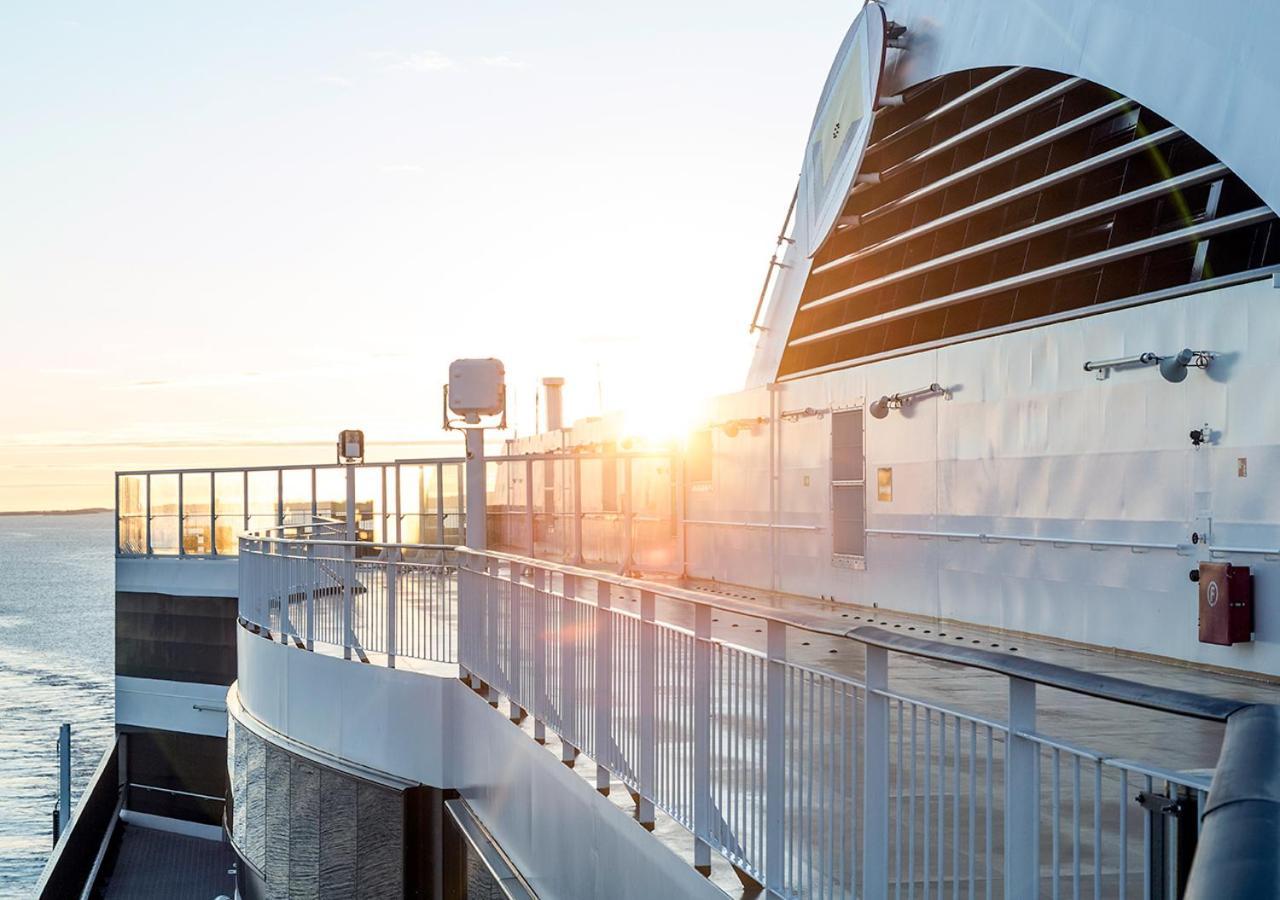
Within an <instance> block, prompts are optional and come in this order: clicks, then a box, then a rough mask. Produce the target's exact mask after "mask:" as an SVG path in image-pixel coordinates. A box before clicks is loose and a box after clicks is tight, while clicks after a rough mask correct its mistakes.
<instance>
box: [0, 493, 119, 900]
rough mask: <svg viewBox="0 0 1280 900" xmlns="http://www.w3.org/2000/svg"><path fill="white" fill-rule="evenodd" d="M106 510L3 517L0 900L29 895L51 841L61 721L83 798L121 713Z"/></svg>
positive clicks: (75, 789)
mask: <svg viewBox="0 0 1280 900" xmlns="http://www.w3.org/2000/svg"><path fill="white" fill-rule="evenodd" d="M111 542H112V524H111V516H110V515H109V514H105V513H104V514H100V515H84V516H0V897H25V896H29V894H30V891H31V887H32V885H34V884H35V882H36V879H37V878H39V876H40V870H41V868H43V866H44V861H45V858H46V857H47V856H48V854H49V850H50V848H51V846H52V836H51V835H52V824H51V810H52V809H53V804H54V801H55V799H56V796H57V770H58V761H57V752H56V746H57V739H58V724H59V723H60V722H70V723H71V734H72V742H71V746H72V757H71V763H72V780H71V796H72V803H73V804H74V803H75V802H76V800H77V799H78V798H79V795H80V791H81V790H82V789H83V787H84V786H85V784H86V783H87V782H88V780H89V777H90V776H91V775H92V774H93V770H94V768H95V767H96V766H97V764H98V760H99V759H100V758H101V756H102V753H103V751H104V750H105V749H106V747H107V745H108V743H109V741H110V738H111V733H112V721H113V720H114V718H115V691H114V687H113V671H114V637H113V632H114V613H113V609H114V605H115V596H114V569H113V562H112V552H111Z"/></svg>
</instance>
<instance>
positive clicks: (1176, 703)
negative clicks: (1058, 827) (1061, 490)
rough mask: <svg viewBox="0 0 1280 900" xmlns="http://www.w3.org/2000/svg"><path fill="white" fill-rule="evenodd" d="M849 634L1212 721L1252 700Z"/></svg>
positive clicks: (872, 630) (870, 629) (901, 638)
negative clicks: (1222, 696)
mask: <svg viewBox="0 0 1280 900" xmlns="http://www.w3.org/2000/svg"><path fill="white" fill-rule="evenodd" d="M845 637H848V638H852V639H853V640H856V641H859V642H861V643H863V644H868V645H870V646H872V647H883V648H884V649H886V650H892V651H894V652H895V653H907V654H909V655H911V656H918V657H922V658H924V659H933V660H937V661H938V662H946V663H953V664H955V665H961V666H968V667H969V668H973V669H983V670H985V671H988V672H997V673H999V674H1001V675H1007V676H1009V677H1011V678H1021V679H1022V680H1023V681H1033V682H1035V683H1036V684H1042V685H1044V686H1045V687H1051V688H1057V689H1059V690H1063V691H1070V692H1071V693H1073V694H1084V695H1086V696H1089V697H1097V698H1098V699H1099V700H1114V701H1116V702H1117V703H1125V704H1127V705H1129V706H1141V707H1144V708H1146V709H1154V710H1156V711H1158V712H1167V713H1175V714H1177V715H1180V716H1190V717H1192V718H1196V719H1205V720H1208V721H1210V722H1225V721H1227V718H1228V717H1229V716H1230V715H1231V714H1232V713H1235V712H1238V711H1239V710H1241V709H1243V708H1244V707H1246V706H1249V705H1250V704H1249V703H1248V702H1246V701H1243V700H1229V699H1225V698H1220V697H1210V696H1206V695H1204V694H1196V693H1192V692H1190V691H1180V690H1176V689H1174V688H1162V687H1156V686H1154V685H1149V684H1144V683H1142V682H1140V681H1131V680H1129V679H1127V678H1117V677H1115V676H1114V675H1100V674H1098V673H1096V672H1085V671H1083V670H1081V669H1073V668H1071V667H1069V666H1060V665H1057V664H1056V663H1047V662H1042V661H1040V660H1036V659H1028V658H1027V657H1025V656H1013V655H1011V654H1007V653H993V652H992V651H990V650H983V649H980V648H977V647H967V646H964V645H962V644H948V643H946V642H944V641H931V640H927V639H925V638H916V637H909V636H907V635H903V634H894V633H893V632H891V631H885V630H883V629H881V628H876V627H875V626H873V625H861V626H858V627H856V628H852V629H850V630H849V631H848V632H846V633H845Z"/></svg>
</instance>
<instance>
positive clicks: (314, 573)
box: [238, 522, 458, 668]
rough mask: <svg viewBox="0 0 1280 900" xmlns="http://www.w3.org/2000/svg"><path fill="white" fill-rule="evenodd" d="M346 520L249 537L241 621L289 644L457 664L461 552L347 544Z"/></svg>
mask: <svg viewBox="0 0 1280 900" xmlns="http://www.w3.org/2000/svg"><path fill="white" fill-rule="evenodd" d="M340 531H345V523H326V522H318V523H313V524H310V525H301V526H282V527H277V528H274V529H268V530H267V531H266V532H264V533H261V534H255V535H245V536H243V537H242V538H241V539H240V559H239V565H238V574H239V578H240V618H241V620H242V621H243V622H244V623H246V624H247V625H249V626H250V627H252V628H253V629H255V630H257V631H258V632H259V633H265V634H267V635H268V636H270V637H273V638H279V640H280V641H281V642H282V643H286V644H287V643H290V642H292V643H294V644H296V645H297V646H299V647H301V648H305V649H307V650H314V649H315V648H316V644H317V643H320V644H327V645H330V646H332V647H335V648H341V649H342V652H343V656H344V657H345V658H347V659H351V658H352V657H353V656H354V657H356V658H359V659H360V660H362V661H364V662H369V661H370V654H376V655H378V656H379V657H381V658H382V659H385V661H386V664H387V665H389V666H391V667H392V668H394V667H395V666H396V659H397V657H407V658H411V659H419V660H427V661H432V662H443V663H453V662H456V661H457V651H456V637H457V631H458V629H457V593H456V585H457V576H456V552H455V551H454V550H453V548H452V547H449V546H445V545H423V544H388V543H376V542H364V541H350V540H345V539H343V538H342V537H341V536H340V534H337V535H335V532H340Z"/></svg>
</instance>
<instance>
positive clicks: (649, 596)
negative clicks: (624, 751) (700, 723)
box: [636, 591, 658, 831]
mask: <svg viewBox="0 0 1280 900" xmlns="http://www.w3.org/2000/svg"><path fill="white" fill-rule="evenodd" d="M656 606H657V603H656V600H655V598H654V595H653V591H641V592H640V658H639V660H638V662H639V664H640V665H639V668H640V671H639V673H638V679H639V689H640V771H639V772H638V773H637V774H638V776H639V778H638V780H639V782H640V800H639V801H638V802H637V804H636V818H637V819H639V821H640V824H641V825H643V826H644V827H645V828H647V829H648V830H649V831H653V824H654V813H653V801H652V800H650V799H649V798H648V796H646V795H652V794H653V793H654V792H655V788H656V785H655V774H656V765H655V763H656V759H657V739H656V730H655V728H654V705H655V696H654V695H655V693H656V691H657V683H658V680H657V665H658V654H657V626H656V625H655V624H654V612H655V608H656Z"/></svg>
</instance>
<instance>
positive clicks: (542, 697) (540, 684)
mask: <svg viewBox="0 0 1280 900" xmlns="http://www.w3.org/2000/svg"><path fill="white" fill-rule="evenodd" d="M549 581H550V577H549V574H548V573H547V572H545V571H543V570H542V569H538V568H535V569H534V570H533V710H532V712H533V714H534V716H535V718H534V721H533V739H534V740H535V741H537V742H538V743H539V744H545V743H546V742H547V726H546V722H545V720H544V717H545V716H546V714H547V713H546V709H547V706H548V705H549V704H548V703H547V592H546V588H547V583H548V582H549Z"/></svg>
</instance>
